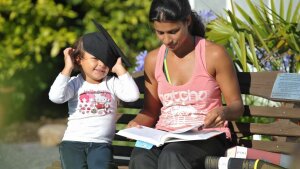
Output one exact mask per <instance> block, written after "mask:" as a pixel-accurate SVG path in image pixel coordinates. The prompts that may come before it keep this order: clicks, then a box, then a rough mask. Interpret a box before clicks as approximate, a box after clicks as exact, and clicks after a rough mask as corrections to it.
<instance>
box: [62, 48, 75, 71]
mask: <svg viewBox="0 0 300 169" xmlns="http://www.w3.org/2000/svg"><path fill="white" fill-rule="evenodd" d="M73 51H74V49H72V48H70V47H68V48H66V49H65V50H64V60H65V68H66V69H69V70H71V71H72V70H73V69H74V66H75V65H74V58H73V57H71V53H72V52H73Z"/></svg>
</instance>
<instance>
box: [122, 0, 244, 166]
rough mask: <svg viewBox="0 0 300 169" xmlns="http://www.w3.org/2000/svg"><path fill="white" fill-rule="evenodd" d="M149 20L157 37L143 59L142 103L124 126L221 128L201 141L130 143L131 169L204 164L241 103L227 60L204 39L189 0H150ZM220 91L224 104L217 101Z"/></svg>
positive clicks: (218, 149) (222, 145)
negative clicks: (140, 145) (152, 144)
mask: <svg viewBox="0 0 300 169" xmlns="http://www.w3.org/2000/svg"><path fill="white" fill-rule="evenodd" d="M149 20H150V22H151V23H153V28H154V30H155V33H156V35H157V37H158V38H159V40H160V41H161V42H162V45H161V47H160V48H157V49H155V50H153V51H151V52H149V54H148V55H147V57H146V59H145V89H146V90H145V96H144V97H145V103H144V108H143V110H142V112H141V113H139V114H138V115H137V116H136V118H135V119H133V120H132V121H131V122H129V124H128V127H134V126H139V125H144V126H150V127H155V128H157V129H161V130H166V131H175V130H178V129H182V128H186V127H190V126H199V125H200V124H204V126H203V128H204V129H206V130H209V129H215V130H220V131H224V133H226V138H225V135H221V136H217V137H214V138H211V139H208V140H205V141H188V142H175V143H169V144H166V145H164V146H162V147H152V148H151V149H150V150H147V149H142V148H135V149H134V150H133V152H132V155H131V161H130V165H129V167H130V168H131V169H194V168H197V169H199V168H204V160H205V157H206V156H208V155H215V156H222V155H224V152H225V150H226V142H227V140H230V132H229V129H228V127H227V121H228V120H229V121H230V120H235V119H237V118H239V117H240V116H241V115H242V113H243V104H242V100H241V95H240V91H239V85H238V82H237V77H236V72H235V70H234V66H233V63H232V60H231V59H230V57H229V56H228V54H227V53H226V51H225V49H224V48H223V47H222V46H219V45H216V44H214V43H212V42H209V41H207V40H205V39H204V34H205V32H204V27H203V24H202V23H201V21H200V20H199V19H198V16H197V14H196V13H195V12H192V11H191V7H190V4H189V2H188V0H153V1H152V4H151V8H150V13H149ZM221 93H222V95H223V96H224V99H225V101H226V104H227V106H222V98H221Z"/></svg>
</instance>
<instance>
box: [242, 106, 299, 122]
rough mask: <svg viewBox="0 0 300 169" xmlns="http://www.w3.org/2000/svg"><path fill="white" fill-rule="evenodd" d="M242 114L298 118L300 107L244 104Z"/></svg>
mask: <svg viewBox="0 0 300 169" xmlns="http://www.w3.org/2000/svg"><path fill="white" fill-rule="evenodd" d="M244 107H245V112H244V115H243V116H257V117H274V118H281V119H300V108H287V107H263V106H244Z"/></svg>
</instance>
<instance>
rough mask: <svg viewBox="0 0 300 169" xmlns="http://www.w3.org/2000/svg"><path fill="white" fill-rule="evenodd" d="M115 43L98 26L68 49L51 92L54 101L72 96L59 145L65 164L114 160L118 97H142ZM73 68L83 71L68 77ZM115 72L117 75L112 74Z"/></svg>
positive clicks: (92, 168) (100, 168)
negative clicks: (97, 29) (113, 149)
mask: <svg viewBox="0 0 300 169" xmlns="http://www.w3.org/2000/svg"><path fill="white" fill-rule="evenodd" d="M115 47H116V46H113V47H112V44H111V43H110V42H109V41H108V39H107V37H105V36H104V34H102V33H100V32H95V33H89V34H86V35H84V36H82V37H81V38H80V39H79V40H78V41H77V42H76V43H75V45H74V48H66V49H65V50H64V60H65V67H64V68H63V70H62V71H61V73H59V75H58V76H57V78H56V79H55V81H54V83H53V84H52V86H51V89H50V92H49V98H50V100H51V101H53V102H54V103H59V104H60V103H64V102H68V108H69V112H68V113H69V118H68V127H67V129H66V131H65V134H64V137H63V139H62V142H61V144H60V146H59V152H60V157H61V162H62V167H63V168H64V169H87V168H88V169H107V168H110V167H112V165H113V163H112V161H113V155H112V146H111V142H112V139H113V137H114V133H115V118H116V110H117V100H118V98H119V99H121V100H123V101H126V102H132V101H135V100H137V99H138V98H139V90H138V87H137V86H136V84H135V82H134V80H133V79H132V77H131V76H130V75H129V73H128V72H127V71H126V69H125V68H124V67H123V65H122V62H121V58H120V55H118V56H116V55H115V53H118V52H115V51H113V50H115ZM122 59H124V58H122ZM74 68H78V69H79V70H80V71H81V73H80V74H78V75H77V76H74V77H70V75H71V72H72V71H73V69H74ZM112 73H114V74H116V75H117V77H115V76H110V75H108V74H112Z"/></svg>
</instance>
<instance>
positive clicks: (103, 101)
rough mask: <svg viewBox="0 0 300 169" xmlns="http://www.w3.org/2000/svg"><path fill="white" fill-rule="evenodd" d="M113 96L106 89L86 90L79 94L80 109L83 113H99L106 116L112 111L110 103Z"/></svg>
mask: <svg viewBox="0 0 300 169" xmlns="http://www.w3.org/2000/svg"><path fill="white" fill-rule="evenodd" d="M111 101H112V96H111V93H110V92H106V91H85V92H83V93H82V94H80V96H79V111H80V112H81V113H82V114H89V113H93V114H98V115H101V116H104V115H106V114H109V113H111V112H112V110H111V109H110V104H111Z"/></svg>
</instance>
